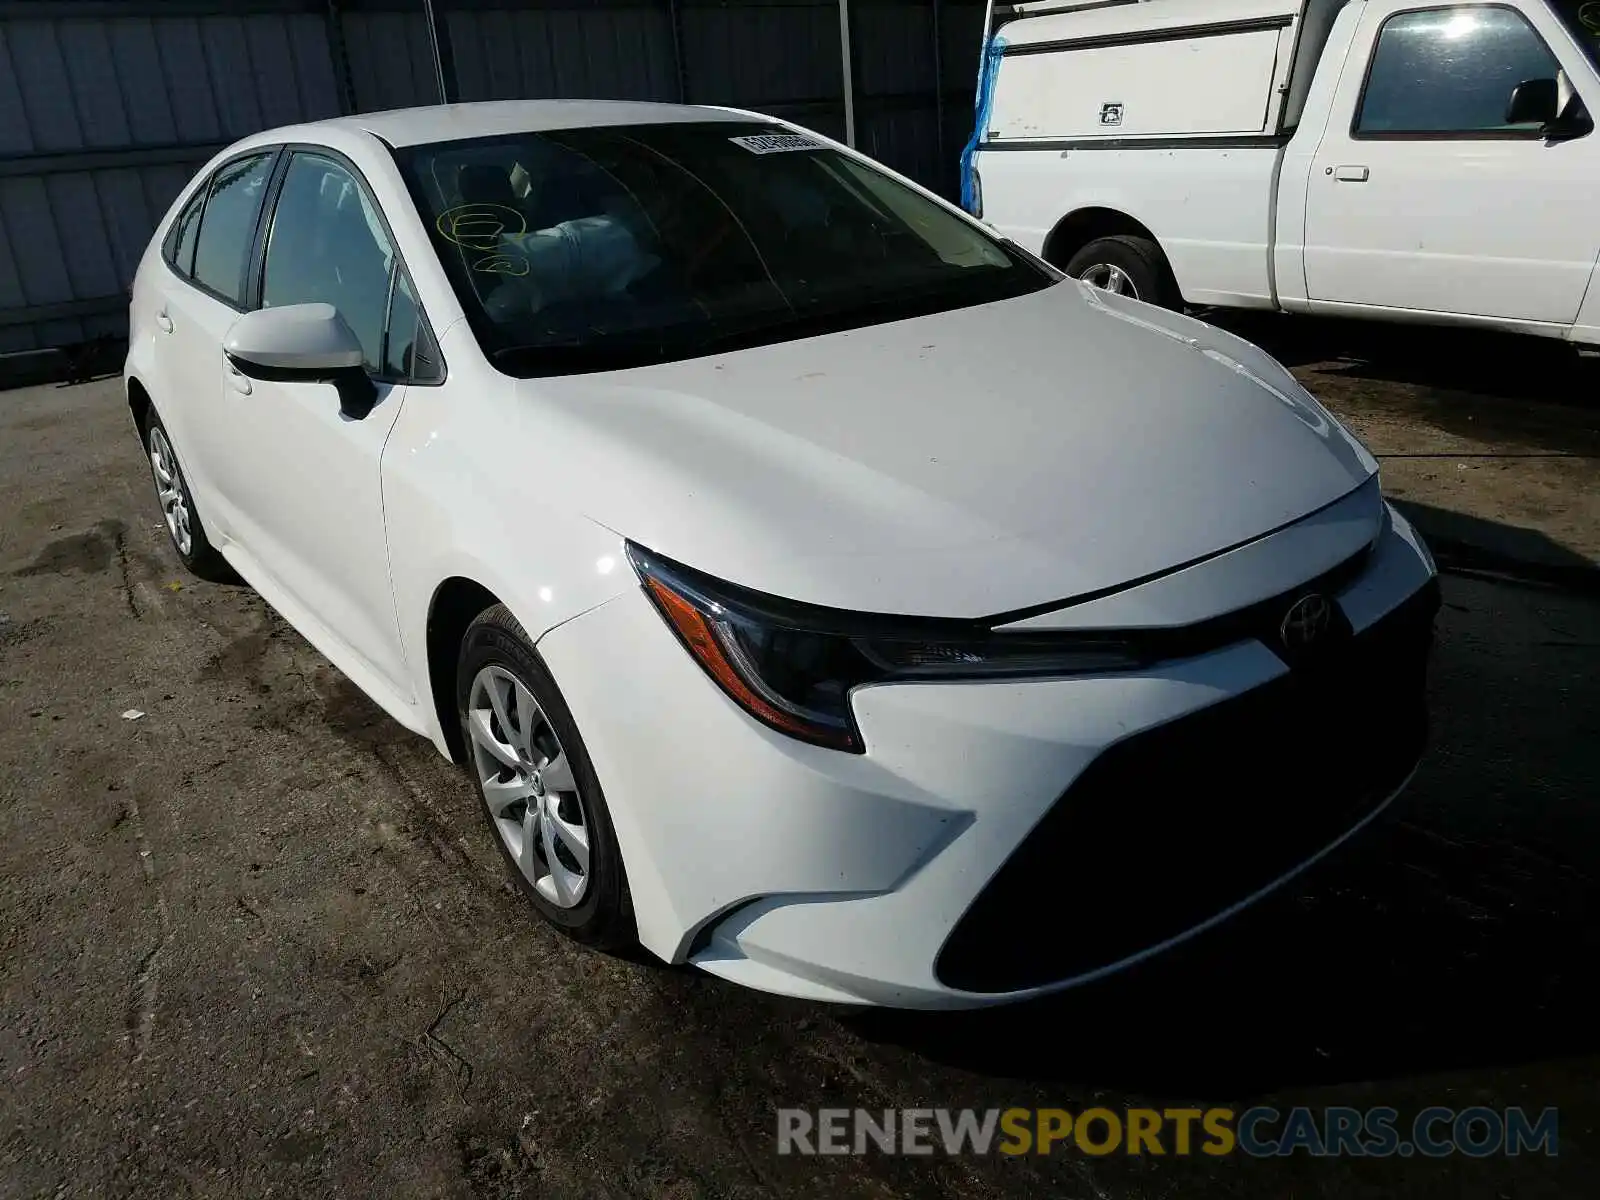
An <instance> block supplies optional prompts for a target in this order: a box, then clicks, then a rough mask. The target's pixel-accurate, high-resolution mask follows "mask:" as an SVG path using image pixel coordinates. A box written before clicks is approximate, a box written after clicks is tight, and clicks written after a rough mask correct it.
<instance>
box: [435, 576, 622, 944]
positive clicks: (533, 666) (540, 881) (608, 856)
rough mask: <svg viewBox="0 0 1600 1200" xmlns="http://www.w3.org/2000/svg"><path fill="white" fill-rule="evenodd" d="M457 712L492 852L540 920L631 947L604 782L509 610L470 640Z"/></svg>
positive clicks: (488, 616) (496, 612)
mask: <svg viewBox="0 0 1600 1200" xmlns="http://www.w3.org/2000/svg"><path fill="white" fill-rule="evenodd" d="M456 709H457V715H458V716H459V718H460V720H461V732H462V735H463V738H464V741H465V743H466V746H467V761H468V766H469V767H470V768H471V771H472V777H473V778H474V779H475V780H477V783H478V795H479V796H480V797H481V798H482V800H483V805H484V816H485V817H486V818H487V819H488V822H489V828H490V829H491V830H492V831H493V832H494V838H495V844H496V845H498V846H499V847H500V852H501V853H502V854H503V855H504V856H505V858H506V862H507V864H508V865H509V866H510V868H511V871H512V876H513V878H515V879H516V880H517V882H518V883H519V884H520V885H521V887H522V890H523V892H524V893H526V895H527V896H528V898H529V899H530V900H531V901H532V902H533V906H534V907H535V908H536V909H538V911H539V915H540V916H542V917H543V918H544V919H545V920H546V921H548V922H549V923H550V924H552V925H554V926H555V927H556V928H557V929H559V930H560V931H561V932H563V933H565V934H566V935H567V936H568V937H571V938H573V939H575V940H577V941H580V942H584V943H587V944H589V945H592V946H598V947H600V948H602V949H606V950H622V949H627V948H628V947H630V946H631V945H632V943H633V942H634V940H635V938H636V936H637V935H636V931H635V925H634V920H633V905H632V901H631V899H630V897H629V895H628V881H627V876H626V875H625V873H624V872H623V867H622V854H621V852H620V851H619V850H618V849H617V837H616V833H615V831H614V830H613V829H612V827H611V814H610V813H609V812H608V811H607V809H606V802H605V797H604V796H603V795H602V794H601V792H600V783H599V780H598V779H596V778H595V773H594V768H593V767H592V766H590V764H589V754H588V751H587V750H585V749H584V745H583V739H582V738H581V737H579V736H578V727H577V725H576V724H575V723H574V721H573V719H572V714H571V712H570V711H568V709H567V705H566V701H564V700H563V699H562V698H561V693H560V692H559V691H558V690H557V689H556V684H555V680H554V679H553V678H552V677H551V675H550V672H549V670H548V668H546V667H545V665H544V662H543V661H542V660H541V659H540V658H539V655H538V654H537V652H536V651H535V650H534V648H533V645H532V643H531V641H530V640H529V638H528V635H527V634H526V633H525V632H524V631H523V628H522V626H521V625H520V624H518V622H517V619H516V618H515V617H513V616H512V615H511V613H510V611H509V610H508V609H506V608H505V607H504V606H503V605H496V606H495V607H493V608H491V609H488V610H487V611H486V612H484V613H482V614H481V615H479V617H478V618H477V619H476V620H474V621H473V622H472V624H471V625H470V626H468V628H467V632H466V636H465V637H463V638H462V642H461V657H460V661H459V664H458V667H457V670H456Z"/></svg>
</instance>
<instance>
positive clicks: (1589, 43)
mask: <svg viewBox="0 0 1600 1200" xmlns="http://www.w3.org/2000/svg"><path fill="white" fill-rule="evenodd" d="M1550 7H1551V8H1553V9H1555V10H1556V12H1557V14H1559V15H1560V17H1561V19H1562V20H1563V21H1565V22H1566V23H1567V26H1568V27H1569V28H1570V29H1571V30H1572V32H1573V35H1574V36H1575V37H1576V38H1577V39H1578V43H1579V44H1580V45H1581V46H1582V47H1583V48H1584V49H1585V50H1587V51H1588V52H1589V60H1590V61H1591V62H1593V63H1594V64H1595V66H1597V67H1600V0H1550Z"/></svg>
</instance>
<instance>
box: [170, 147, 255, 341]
mask: <svg viewBox="0 0 1600 1200" xmlns="http://www.w3.org/2000/svg"><path fill="white" fill-rule="evenodd" d="M282 149H283V148H282V147H281V146H252V147H250V149H248V150H241V151H240V152H239V153H238V154H231V155H229V156H228V157H227V158H225V159H223V160H222V161H221V162H219V163H218V164H217V165H216V166H215V167H213V168H212V169H211V170H210V171H208V172H207V173H206V177H205V182H204V183H202V184H201V185H200V186H199V187H198V188H197V189H196V190H195V191H194V193H192V194H191V195H190V197H189V202H188V203H186V204H185V205H184V206H183V207H182V208H180V209H179V210H178V216H177V218H175V219H174V221H173V227H174V228H175V227H176V226H177V223H178V221H179V220H182V218H183V214H184V213H185V212H187V211H188V208H189V204H192V203H193V202H194V199H195V197H196V196H200V197H203V198H202V199H201V201H200V213H199V216H198V217H197V220H198V221H199V222H200V226H199V228H197V229H196V230H195V235H194V244H195V251H196V254H192V255H190V257H189V270H188V271H187V272H185V271H183V270H181V269H180V268H179V267H178V265H177V263H175V262H174V261H173V260H172V259H170V258H168V257H167V255H166V252H165V251H166V247H165V246H163V247H162V255H161V257H162V260H163V261H164V262H165V263H166V264H167V269H168V270H170V271H171V272H172V273H173V274H174V275H176V276H177V277H178V278H179V279H181V280H183V282H184V283H186V284H188V285H189V286H190V287H192V288H194V289H195V290H196V291H197V292H200V293H201V294H202V295H206V296H209V297H211V299H213V300H215V301H217V302H218V303H219V304H226V305H227V306H228V307H229V308H231V309H233V311H234V312H236V313H246V312H249V311H250V310H249V308H248V304H249V300H250V273H251V270H252V267H251V258H250V256H251V255H252V254H253V253H254V250H255V243H256V240H257V239H259V237H260V236H261V218H262V216H263V215H264V214H265V213H266V211H267V203H268V201H269V200H270V199H271V197H272V192H271V189H272V184H273V179H274V177H275V175H276V173H277V170H278V161H277V156H279V155H281V153H282ZM267 157H273V158H274V162H273V165H272V169H271V170H270V171H268V172H267V192H266V194H265V195H263V196H262V198H261V204H260V206H259V207H258V208H257V209H256V223H255V229H254V232H253V234H252V235H251V243H250V246H249V248H247V249H246V251H245V255H246V258H245V266H244V273H243V275H242V276H241V277H240V280H239V282H240V283H241V284H242V285H243V292H244V299H245V305H246V306H245V307H241V305H240V303H239V301H238V300H237V299H235V298H234V297H232V296H224V295H223V294H222V293H221V292H219V291H217V290H216V288H213V287H210V286H208V285H206V284H204V283H201V282H200V280H198V279H196V278H195V277H194V260H195V257H196V255H197V254H198V252H199V247H200V232H201V230H202V229H204V228H205V223H206V209H208V208H210V207H211V185H212V183H214V182H215V181H216V178H217V176H218V175H219V174H220V173H221V172H223V171H225V170H227V168H228V167H230V166H232V165H233V164H234V163H236V162H241V161H243V160H244V159H247V158H267ZM170 232H171V231H170V230H169V234H170ZM174 249H176V247H174Z"/></svg>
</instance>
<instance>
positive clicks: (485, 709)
mask: <svg viewBox="0 0 1600 1200" xmlns="http://www.w3.org/2000/svg"><path fill="white" fill-rule="evenodd" d="M467 731H468V733H469V735H470V736H471V739H472V757H473V765H474V766H475V767H476V769H477V772H478V782H479V783H480V785H481V786H482V789H483V799H484V803H485V804H487V805H488V806H489V815H490V817H492V818H493V819H494V825H495V829H496V830H497V831H498V832H499V834H500V840H501V841H502V842H504V843H505V847H506V850H507V851H508V852H509V853H510V855H511V857H512V858H513V859H514V860H516V864H517V867H518V869H519V870H521V872H522V874H523V877H524V878H525V879H527V881H528V883H529V884H531V885H532V887H533V889H534V890H535V891H536V892H538V893H539V895H540V896H541V897H543V898H544V899H545V900H547V901H549V902H550V903H551V904H553V905H555V906H556V907H557V908H574V907H576V906H577V905H578V904H579V903H581V902H582V900H583V897H584V895H585V893H587V891H588V888H589V830H590V822H589V818H588V813H587V812H586V811H585V809H584V806H583V800H582V798H581V797H580V796H579V795H578V786H577V781H576V780H575V779H574V777H573V773H572V766H571V764H570V762H569V761H568V759H567V755H566V753H565V752H564V751H563V749H562V747H561V740H560V739H559V738H558V737H557V736H556V731H555V729H554V728H553V727H552V726H551V724H550V721H549V719H548V718H547V717H546V716H545V713H544V710H543V709H541V708H540V707H539V703H538V701H537V700H535V699H534V698H533V694H532V693H531V692H530V691H529V690H528V689H527V687H526V686H525V685H524V684H523V683H522V681H521V680H520V679H518V678H517V677H516V676H515V675H513V674H512V673H511V672H510V671H508V670H506V669H505V668H504V667H498V666H487V667H484V668H483V669H482V670H481V671H479V672H478V674H477V675H476V676H475V677H474V678H473V681H472V688H471V691H470V692H469V693H468V696H467Z"/></svg>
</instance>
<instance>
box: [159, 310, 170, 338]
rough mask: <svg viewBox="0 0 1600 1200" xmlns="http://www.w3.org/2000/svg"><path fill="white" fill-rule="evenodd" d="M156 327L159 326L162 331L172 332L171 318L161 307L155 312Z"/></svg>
mask: <svg viewBox="0 0 1600 1200" xmlns="http://www.w3.org/2000/svg"><path fill="white" fill-rule="evenodd" d="M156 327H157V328H159V329H160V330H161V332H162V333H171V332H172V318H171V317H169V316H167V310H166V309H162V310H161V311H160V312H158V313H157V314H156Z"/></svg>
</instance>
